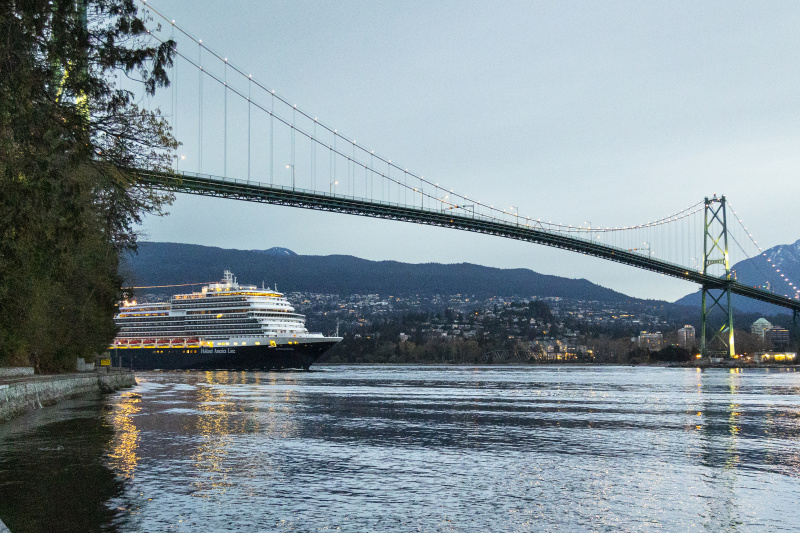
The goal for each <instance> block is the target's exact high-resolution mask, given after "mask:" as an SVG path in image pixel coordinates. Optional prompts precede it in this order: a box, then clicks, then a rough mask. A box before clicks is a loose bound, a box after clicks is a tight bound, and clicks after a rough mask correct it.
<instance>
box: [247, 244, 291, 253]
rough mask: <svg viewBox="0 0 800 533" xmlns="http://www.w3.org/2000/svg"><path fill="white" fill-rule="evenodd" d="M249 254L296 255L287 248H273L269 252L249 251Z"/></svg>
mask: <svg viewBox="0 0 800 533" xmlns="http://www.w3.org/2000/svg"><path fill="white" fill-rule="evenodd" d="M250 251H251V252H255V253H257V254H264V255H297V254H296V253H294V252H293V251H291V250H290V249H288V248H281V247H280V246H273V247H272V248H270V249H269V250H250Z"/></svg>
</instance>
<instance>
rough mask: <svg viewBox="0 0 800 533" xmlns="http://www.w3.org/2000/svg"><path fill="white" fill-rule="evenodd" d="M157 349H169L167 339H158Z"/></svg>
mask: <svg viewBox="0 0 800 533" xmlns="http://www.w3.org/2000/svg"><path fill="white" fill-rule="evenodd" d="M157 344H158V347H159V348H169V339H158V343H157Z"/></svg>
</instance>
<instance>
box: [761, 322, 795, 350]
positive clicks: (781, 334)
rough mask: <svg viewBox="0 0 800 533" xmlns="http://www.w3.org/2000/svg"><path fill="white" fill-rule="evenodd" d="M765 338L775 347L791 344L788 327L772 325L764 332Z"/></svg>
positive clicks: (780, 347)
mask: <svg viewBox="0 0 800 533" xmlns="http://www.w3.org/2000/svg"><path fill="white" fill-rule="evenodd" d="M764 338H765V339H766V340H767V342H768V343H771V344H772V346H774V347H775V348H779V349H783V348H786V347H787V346H789V330H788V329H786V328H779V327H772V328H770V329H768V330H767V331H765V332H764Z"/></svg>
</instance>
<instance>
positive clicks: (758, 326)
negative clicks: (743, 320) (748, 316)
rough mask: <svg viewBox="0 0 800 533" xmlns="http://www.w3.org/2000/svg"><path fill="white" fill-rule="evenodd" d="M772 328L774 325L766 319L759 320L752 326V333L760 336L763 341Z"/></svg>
mask: <svg viewBox="0 0 800 533" xmlns="http://www.w3.org/2000/svg"><path fill="white" fill-rule="evenodd" d="M771 327H772V324H770V322H769V320H767V319H766V318H759V319H758V320H756V321H755V322H753V323H752V324H751V325H750V333H752V334H753V335H758V336H759V337H761V338H762V339H763V338H764V332H765V331H767V330H768V329H769V328H771Z"/></svg>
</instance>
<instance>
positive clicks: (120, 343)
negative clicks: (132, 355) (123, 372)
mask: <svg viewBox="0 0 800 533" xmlns="http://www.w3.org/2000/svg"><path fill="white" fill-rule="evenodd" d="M127 347H128V339H116V340H115V341H114V346H112V348H127Z"/></svg>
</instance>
